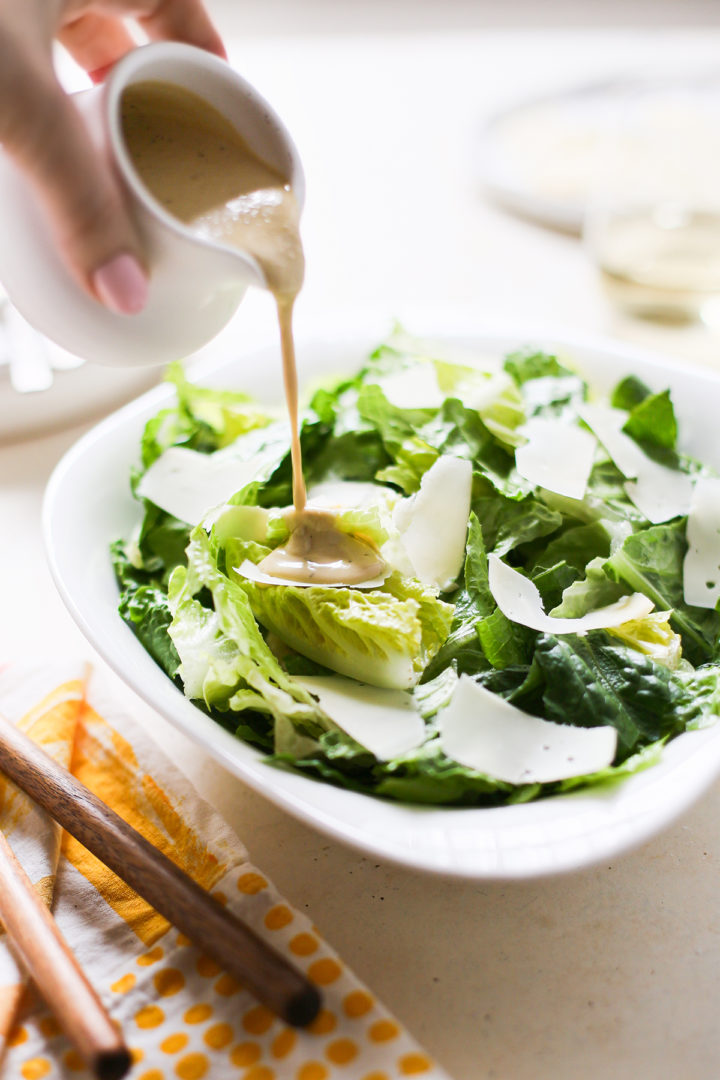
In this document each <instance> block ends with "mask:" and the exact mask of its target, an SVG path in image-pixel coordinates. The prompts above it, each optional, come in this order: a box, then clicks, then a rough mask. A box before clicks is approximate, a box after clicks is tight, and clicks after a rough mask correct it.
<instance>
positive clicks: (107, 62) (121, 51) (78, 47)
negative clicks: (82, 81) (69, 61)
mask: <svg viewBox="0 0 720 1080" xmlns="http://www.w3.org/2000/svg"><path fill="white" fill-rule="evenodd" d="M58 40H59V41H60V42H61V44H62V45H64V46H65V48H66V49H67V50H68V52H69V53H70V55H71V56H72V57H73V59H74V60H76V61H77V63H78V64H79V65H80V66H81V67H82V68H84V69H85V71H87V72H89V73H90V75H91V77H93V78H95V76H96V73H97V76H98V77H97V78H95V81H98V82H99V81H101V75H102V74H104V73H105V72H106V71H107V69H108V68H110V67H112V65H113V64H114V63H115V62H116V61H117V60H119V59H120V57H121V56H124V55H125V53H127V52H130V50H131V49H132V48H133V47H134V45H135V42H134V41H133V38H132V35H131V34H130V32H129V30H128V28H127V27H126V26H125V24H124V23H123V22H122V21H121V20H120V19H115V18H112V17H111V16H108V15H96V14H89V15H81V16H80V17H79V18H77V19H73V20H72V22H69V23H67V24H66V25H65V26H63V27H62V29H61V30H60V31H59V32H58Z"/></svg>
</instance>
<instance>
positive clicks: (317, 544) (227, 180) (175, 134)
mask: <svg viewBox="0 0 720 1080" xmlns="http://www.w3.org/2000/svg"><path fill="white" fill-rule="evenodd" d="M122 128H123V136H124V138H125V143H126V145H127V148H128V152H129V154H130V157H131V158H132V162H133V165H134V167H135V169H136V170H137V172H138V175H139V176H140V178H141V180H142V181H143V183H144V184H145V185H146V187H147V188H148V190H149V191H150V193H151V194H152V195H153V196H154V197H155V198H156V199H157V201H158V202H159V203H160V204H161V205H162V206H163V207H164V208H165V210H167V212H168V213H170V214H172V215H173V216H174V217H176V218H178V220H180V221H181V222H183V223H184V224H186V225H188V226H189V227H190V228H191V229H192V230H193V232H195V233H197V234H198V235H199V236H204V237H206V238H207V239H209V240H214V241H215V242H219V243H222V244H228V245H229V246H231V247H237V248H240V249H242V250H243V251H246V252H248V254H250V255H252V256H253V257H254V258H255V259H256V261H257V263H258V264H259V266H260V268H261V270H262V272H263V274H264V276H265V280H266V282H267V286H268V289H269V290H270V292H271V293H272V294H273V296H274V298H275V303H276V305H277V313H278V322H279V325H280V342H281V348H282V360H283V382H284V385H285V398H286V402H287V408H288V413H289V417H290V429H291V461H292V476H293V506H294V510H293V512H292V513H290V514H288V524H289V526H290V529H291V533H290V538H289V540H288V542H287V544H285V545H284V546H283V547H279V548H276V549H275V550H274V551H273V552H271V554H270V555H268V556H267V557H266V558H265V559H263V561H262V563H261V564H260V565H261V567H262V569H263V570H264V571H265V572H267V573H268V574H272V575H273V576H275V577H278V578H283V579H286V580H288V581H292V582H300V583H304V584H310V583H312V584H318V585H323V584H325V585H332V584H347V585H351V584H359V583H362V582H363V581H369V580H371V579H373V578H377V577H378V576H379V575H380V574H382V573H383V571H384V569H385V563H384V562H383V560H382V558H381V557H380V555H379V554H378V552H377V549H376V548H375V547H373V546H372V545H370V544H367V543H365V541H363V540H361V539H360V538H359V537H354V536H350V535H348V534H347V533H344V532H341V531H340V530H339V529H337V528H335V524H334V516H333V515H332V513H331V512H330V511H327V510H313V509H312V508H307V509H306V501H307V494H306V490H305V481H304V477H303V468H302V451H301V446H300V431H299V422H298V380H297V368H296V363H295V346H294V339H293V329H292V318H293V305H294V302H295V298H296V297H297V294H298V293H299V291H300V289H301V287H302V283H303V277H304V270H305V260H304V255H303V249H302V244H301V241H300V208H299V206H298V203H297V199H296V198H295V195H294V193H293V191H292V188H291V187H290V185H289V183H288V182H287V180H286V178H285V177H283V176H282V175H281V174H280V173H279V172H277V171H276V170H274V169H273V168H272V167H271V166H269V165H268V164H267V163H266V162H264V161H262V160H261V159H260V158H259V157H257V155H256V154H255V153H254V152H253V151H252V150H251V149H250V147H249V146H248V145H247V143H246V142H245V140H244V139H243V138H242V137H241V136H240V134H239V133H238V132H237V131H236V130H235V128H234V127H233V125H232V124H231V123H230V121H229V120H227V119H226V118H225V117H224V116H223V115H222V114H221V113H220V112H218V110H217V109H215V108H214V107H213V106H212V105H210V104H208V103H207V102H206V101H204V100H203V99H202V98H201V97H199V96H198V95H197V94H194V93H192V92H191V91H189V90H186V89H184V88H183V87H180V86H175V85H173V84H171V83H164V82H155V81H152V82H151V81H146V82H139V83H135V84H133V85H131V86H129V87H127V89H126V90H125V92H124V93H123V96H122Z"/></svg>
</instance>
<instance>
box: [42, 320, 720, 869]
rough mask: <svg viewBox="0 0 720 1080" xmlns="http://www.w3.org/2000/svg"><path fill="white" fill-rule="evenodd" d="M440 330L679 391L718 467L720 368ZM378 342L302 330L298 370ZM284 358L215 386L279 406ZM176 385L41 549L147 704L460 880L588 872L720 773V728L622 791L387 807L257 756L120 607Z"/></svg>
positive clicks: (108, 448) (87, 626)
mask: <svg viewBox="0 0 720 1080" xmlns="http://www.w3.org/2000/svg"><path fill="white" fill-rule="evenodd" d="M452 325H455V329H454V330H453V329H452ZM411 329H413V330H415V329H417V330H418V332H425V331H426V329H427V328H425V327H417V328H416V327H415V326H411ZM429 336H431V337H433V338H434V339H435V340H436V341H439V342H442V343H444V345H445V346H448V347H451V348H453V349H456V348H460V349H468V350H471V351H473V352H475V353H476V354H478V355H480V356H483V357H490V356H495V357H496V356H498V355H501V354H502V353H504V352H505V351H508V350H511V349H514V348H517V347H519V346H521V345H524V344H533V345H537V346H541V347H546V348H550V349H553V350H558V349H559V350H560V351H561V352H562V353H563V354H564V355H565V356H566V357H568V358H571V359H572V363H573V365H574V366H575V367H577V368H578V369H579V370H580V371H581V372H582V373H583V374H584V375H585V376H587V378H588V379H589V380H590V381H591V382H592V383H593V385H594V386H596V387H597V388H598V389H599V390H601V391H606V390H609V389H610V388H611V387H612V386H613V385H614V384H615V382H616V381H617V380H618V379H619V378H621V377H622V376H624V375H627V374H630V373H634V374H637V375H639V376H640V377H641V378H642V379H643V380H644V381H645V382H646V383H647V384H648V385H650V386H651V387H653V388H654V389H656V390H661V389H664V388H666V387H670V389H671V391H672V394H673V401H674V403H675V407H676V412H677V415H678V419H679V425H680V434H681V446H682V449H684V450H685V451H687V452H688V453H690V454H692V455H694V456H696V457H699V458H702V459H703V460H704V461H705V462H707V463H708V464H711V465H713V466H714V467H715V468H717V469H720V440H718V439H717V422H718V421H717V418H718V413H719V411H720V379H718V378H717V377H715V376H712V375H710V374H708V373H704V372H701V371H697V370H695V371H693V370H688V369H687V368H685V367H680V366H674V365H672V364H669V363H668V362H667V361H663V360H659V359H658V358H657V357H653V356H649V355H648V354H644V353H639V352H637V351H635V350H633V349H632V348H629V347H627V346H624V345H620V344H617V343H613V342H599V341H594V342H587V341H585V342H583V341H579V340H575V341H571V340H568V339H567V338H566V339H564V340H563V342H562V343H558V341H557V339H553V338H552V337H548V335H543V336H538V335H533V336H532V337H531V336H528V335H526V334H522V335H520V334H518V333H515V334H509V333H508V334H500V333H488V332H487V331H486V332H483V331H482V330H475V331H469V332H465V330H464V329H463V330H462V331H458V330H457V324H451V330H450V331H448V330H447V327H446V329H445V332H442V331H441V332H438V331H437V330H433V328H430V330H429ZM381 337H382V329H381V331H380V333H379V334H376V333H373V328H372V327H368V325H367V323H366V322H365V323H363V325H362V326H361V327H360V328H359V329H358V330H357V331H356V332H352V331H347V330H345V331H343V332H342V333H338V334H333V333H329V334H328V333H325V334H324V335H323V336H322V337H320V336H318V337H315V338H312V337H307V338H305V339H301V340H300V341H299V343H298V357H299V368H300V372H301V378H302V379H303V380H304V381H306V382H307V381H308V380H311V379H313V378H315V377H317V376H318V375H322V374H327V373H329V372H335V373H338V374H340V373H343V372H349V371H352V370H355V369H356V368H357V367H358V366H359V365H360V364H361V362H362V361H363V359H364V358H365V357H366V356H367V353H368V351H369V349H370V348H372V347H373V346H374V345H376V344H377V343H378V341H379V340H381ZM279 365H280V360H279V352H278V348H277V346H275V345H273V346H269V347H267V348H264V349H257V348H256V349H254V350H252V351H250V352H246V353H245V355H243V354H242V353H241V352H240V353H239V355H238V356H237V357H236V358H235V359H233V360H232V361H229V360H222V361H220V362H216V363H215V364H214V366H213V367H212V368H210V369H208V368H207V367H206V368H205V369H204V370H203V381H207V382H208V383H209V384H212V385H216V386H232V387H237V388H242V389H245V390H247V391H249V392H250V393H252V394H254V395H256V396H257V397H258V398H259V399H260V400H261V401H265V402H272V403H273V404H275V405H278V404H280V389H279V387H280V376H279V373H280V367H279ZM191 374H193V373H192V371H191ZM173 394H174V391H173V389H172V388H171V387H166V386H161V387H157V388H155V389H153V390H151V391H150V392H149V393H147V394H144V395H143V396H142V397H140V398H138V399H137V400H136V401H135V402H133V403H131V404H130V405H128V406H126V407H124V408H122V409H121V410H119V411H118V412H116V413H114V414H113V415H112V416H110V417H109V418H108V419H106V420H104V421H103V422H102V423H100V424H99V425H98V426H97V427H95V428H94V429H93V430H92V431H90V432H89V433H88V434H87V435H85V436H84V437H83V438H82V439H81V440H80V441H79V442H78V443H77V444H76V445H75V446H74V447H73V448H72V449H71V450H70V451H69V453H68V454H66V456H65V457H64V458H63V460H62V461H61V462H60V464H59V465H58V466H57V468H56V470H55V472H54V474H53V476H52V478H51V481H50V484H49V486H48V489H47V493H46V497H45V505H44V533H45V542H46V547H47V551H48V555H49V560H50V566H51V570H52V573H53V576H54V579H55V582H56V584H57V587H58V589H59V590H60V593H61V595H62V597H63V599H64V601H65V603H66V604H67V606H68V608H69V610H70V612H71V614H72V615H73V616H74V618H75V620H76V621H77V623H78V624H79V626H80V628H81V629H82V631H83V632H84V634H85V635H86V637H87V638H88V640H89V641H90V642H91V643H92V645H93V646H94V647H95V648H96V649H97V651H98V652H99V653H100V654H101V655H102V656H103V657H104V658H105V660H106V661H107V662H108V663H109V664H110V666H111V667H112V668H114V670H115V671H116V672H118V674H119V675H120V676H121V677H122V678H123V679H124V680H125V682H126V683H128V684H129V686H130V687H132V688H133V689H134V690H135V691H136V692H137V693H138V694H139V695H140V696H141V697H142V698H144V699H145V701H147V702H148V704H149V705H151V706H152V707H153V708H155V709H156V710H157V711H158V712H159V713H160V714H162V715H163V716H164V717H165V718H166V719H167V720H168V721H170V722H171V723H172V724H174V725H175V726H176V727H177V728H179V729H180V730H181V731H182V732H184V733H185V734H186V735H187V736H189V737H190V738H191V739H193V740H195V741H196V742H197V743H198V744H199V745H200V746H202V747H203V748H204V750H205V751H207V752H208V753H209V754H211V755H212V756H213V757H214V758H216V759H217V760H218V761H219V762H221V763H222V764H223V765H224V766H225V767H226V768H227V769H228V770H230V771H231V772H232V773H234V774H235V775H236V776H237V777H238V778H240V779H241V780H242V781H244V782H245V783H246V784H248V785H250V786H251V787H252V788H254V789H255V790H257V791H259V792H261V793H262V794H263V795H265V796H266V797H267V798H268V799H271V800H272V801H273V802H274V803H276V804H277V805H278V806H280V807H282V808H283V809H284V810H286V811H288V812H289V813H291V814H293V815H295V816H296V817H298V818H299V819H301V820H302V821H304V822H305V823H306V824H309V825H311V826H314V827H315V828H317V829H318V830H320V831H322V832H324V833H326V834H328V835H329V836H332V837H333V838H334V839H336V840H338V841H342V842H344V843H347V844H349V845H351V846H353V847H355V848H357V849H359V850H360V851H362V852H364V853H366V854H368V855H372V856H373V857H376V858H382V859H387V860H390V861H393V862H396V863H399V864H403V865H405V866H407V867H410V868H413V869H415V870H422V871H432V872H436V873H440V874H445V875H451V876H456V877H463V878H478V879H481V878H496V879H512V878H529V877H535V876H542V875H548V874H554V873H559V872H566V871H570V870H577V869H579V868H581V867H584V866H587V865H590V864H592V863H594V862H597V861H599V860H603V859H609V858H612V857H615V856H617V855H618V854H620V853H621V852H623V851H625V850H627V849H629V848H631V847H633V846H636V845H637V844H639V843H641V842H643V841H645V840H647V839H648V838H649V837H650V836H652V835H653V834H654V833H656V832H658V831H659V830H660V829H662V828H663V827H665V826H667V825H668V824H669V823H670V822H671V821H673V820H674V819H675V818H676V817H677V816H678V815H679V814H680V813H681V812H683V811H684V810H686V809H687V808H688V807H689V806H690V804H691V803H692V802H693V801H694V800H695V799H697V798H698V796H699V795H700V794H701V793H702V792H703V791H704V790H705V789H706V788H707V787H708V786H709V784H710V783H711V782H712V780H713V779H714V778H715V777H716V776H717V775H718V774H719V773H720V724H717V725H715V726H713V727H709V728H707V729H705V730H702V731H693V732H688V733H686V734H683V735H681V736H679V737H678V738H676V739H674V740H673V741H672V742H670V743H669V745H668V746H667V747H666V748H665V749H664V751H663V754H662V759H661V761H660V762H659V764H657V765H655V766H653V767H651V768H649V769H646V770H645V771H643V772H640V773H638V774H636V775H633V776H630V777H628V778H625V779H623V780H621V781H619V782H618V783H617V784H615V785H613V786H612V787H604V788H597V789H592V788H590V789H587V790H584V791H583V790H581V791H577V792H573V793H571V794H566V795H558V796H553V797H550V798H546V799H542V800H539V801H537V802H531V803H526V804H521V805H514V806H501V807H495V808H490V809H486V808H474V807H473V808H459V807H432V806H418V805H410V804H402V803H396V802H391V801H388V800H383V799H379V798H374V797H372V796H368V795H363V794H357V793H355V792H351V791H346V790H344V789H341V788H337V787H333V786H331V785H330V784H327V783H323V782H320V781H317V780H313V779H310V778H308V777H306V776H302V775H297V774H294V773H292V772H287V771H284V770H280V769H277V768H274V767H272V766H270V765H268V764H266V763H265V761H264V760H263V755H262V754H261V753H259V752H258V751H257V750H255V749H253V748H252V747H250V746H248V745H247V744H245V743H243V742H241V741H240V740H239V739H237V738H235V737H234V736H232V735H231V734H229V733H228V732H227V731H225V730H224V729H223V728H222V727H221V726H220V725H219V724H217V723H215V722H214V721H213V720H211V719H210V718H209V717H208V716H206V715H205V714H204V713H203V712H201V711H200V710H199V709H198V708H196V707H195V706H194V705H193V704H192V703H191V702H190V701H188V700H187V699H186V698H185V697H184V696H183V694H182V692H181V691H180V690H179V689H178V688H177V687H176V686H175V685H174V684H173V682H172V681H171V680H170V679H169V678H168V677H167V676H166V675H165V674H164V672H163V671H162V670H161V669H160V668H159V667H158V666H157V665H156V664H155V663H154V661H153V660H152V659H151V658H150V656H149V655H148V654H147V653H146V652H145V650H144V648H143V647H142V645H141V644H140V642H139V641H138V640H137V639H136V637H135V636H134V635H133V633H132V631H131V630H130V629H129V627H128V626H126V625H125V623H124V622H123V621H122V620H121V618H120V616H119V615H118V614H117V599H118V591H117V587H116V584H115V579H114V575H113V570H112V566H111V562H110V558H109V554H108V549H109V545H110V543H111V541H112V540H115V539H116V538H118V537H124V536H127V535H128V534H129V533H130V531H131V530H132V528H133V526H134V525H135V524H136V523H137V522H138V520H139V517H140V507H139V504H138V503H137V502H135V501H134V499H133V498H132V496H131V494H130V487H129V476H130V469H131V467H132V466H133V465H134V464H135V463H136V462H137V461H138V456H139V445H140V436H141V433H142V430H143V426H144V424H145V422H146V421H147V420H148V419H149V418H150V417H151V416H153V415H154V414H155V413H156V412H157V411H158V409H159V408H161V407H162V406H163V405H164V404H169V403H170V402H171V401H172V398H173Z"/></svg>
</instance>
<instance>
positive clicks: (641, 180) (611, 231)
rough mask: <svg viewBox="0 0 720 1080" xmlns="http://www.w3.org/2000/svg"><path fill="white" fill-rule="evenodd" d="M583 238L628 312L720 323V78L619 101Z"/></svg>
mask: <svg viewBox="0 0 720 1080" xmlns="http://www.w3.org/2000/svg"><path fill="white" fill-rule="evenodd" d="M584 239H585V243H586V246H587V250H588V252H589V253H590V256H591V258H592V259H593V261H594V262H595V263H596V265H597V267H598V268H599V270H600V274H601V279H602V282H603V284H604V286H605V289H606V290H607V293H608V295H609V297H610V298H611V299H612V300H613V301H614V302H616V303H617V304H618V305H619V306H620V307H621V308H623V309H624V310H626V311H628V312H630V313H632V314H635V315H638V316H640V317H643V318H649V319H655V320H658V321H663V322H670V323H682V322H694V321H696V320H699V321H700V322H703V323H705V324H707V325H709V326H713V327H717V326H720V75H709V76H703V77H702V78H697V79H694V80H692V81H685V80H683V81H674V82H670V83H665V84H663V83H650V84H647V85H637V86H635V87H633V88H628V89H626V91H625V93H624V94H623V95H622V96H620V97H618V98H616V101H615V110H614V118H613V122H612V123H610V124H608V125H607V126H606V130H605V134H604V137H603V138H602V139H601V140H599V142H598V145H597V146H596V149H595V162H594V167H593V170H592V181H591V183H590V185H589V189H588V196H587V205H586V211H585V225H584Z"/></svg>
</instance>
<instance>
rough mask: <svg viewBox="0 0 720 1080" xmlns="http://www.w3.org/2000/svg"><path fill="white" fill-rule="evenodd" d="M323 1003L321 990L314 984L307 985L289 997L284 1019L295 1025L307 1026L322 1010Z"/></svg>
mask: <svg viewBox="0 0 720 1080" xmlns="http://www.w3.org/2000/svg"><path fill="white" fill-rule="evenodd" d="M321 1005H322V998H321V996H320V992H319V991H318V990H316V988H315V987H314V986H312V985H309V986H306V987H304V988H303V989H302V990H299V991H298V992H297V993H296V994H294V995H293V996H292V997H290V998H288V1001H287V1003H286V1005H285V1010H284V1015H283V1020H285V1021H286V1023H288V1024H292V1026H293V1027H307V1026H308V1024H312V1022H313V1020H314V1019H315V1017H316V1016H317V1014H318V1013H319V1012H320V1006H321Z"/></svg>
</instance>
